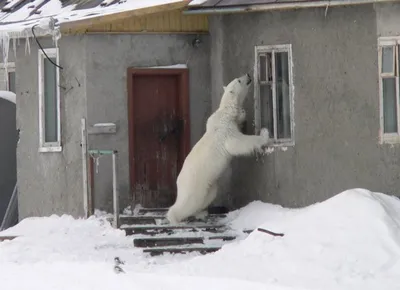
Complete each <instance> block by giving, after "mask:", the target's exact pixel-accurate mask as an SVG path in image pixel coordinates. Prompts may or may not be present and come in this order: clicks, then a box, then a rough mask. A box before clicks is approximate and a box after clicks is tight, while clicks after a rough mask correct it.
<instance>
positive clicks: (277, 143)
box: [254, 44, 295, 147]
mask: <svg viewBox="0 0 400 290" xmlns="http://www.w3.org/2000/svg"><path fill="white" fill-rule="evenodd" d="M254 52H255V53H254V55H255V62H254V125H255V133H256V134H259V133H260V131H261V100H260V85H261V82H260V80H259V76H260V74H259V72H260V61H259V59H260V58H259V56H260V54H266V53H272V56H273V57H272V60H271V61H272V63H271V67H272V68H273V69H272V72H271V73H272V103H273V109H272V110H273V120H274V136H275V137H274V138H271V140H273V142H272V143H271V145H270V147H287V146H294V145H295V122H294V79H293V55H292V45H291V44H278V45H259V46H255V48H254ZM276 52H287V53H288V73H289V84H288V88H289V103H290V106H289V110H290V136H291V137H290V138H286V139H277V131H278V129H277V128H278V123H277V120H276V119H277V110H276V87H275V82H276V79H275V53H276ZM265 67H266V77H268V65H266V66H265Z"/></svg>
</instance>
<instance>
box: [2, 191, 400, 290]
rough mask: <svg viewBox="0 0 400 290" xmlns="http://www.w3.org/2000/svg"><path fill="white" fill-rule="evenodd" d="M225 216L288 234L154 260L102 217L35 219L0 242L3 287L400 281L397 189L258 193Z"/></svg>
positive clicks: (237, 224)
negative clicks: (295, 198) (120, 267)
mask: <svg viewBox="0 0 400 290" xmlns="http://www.w3.org/2000/svg"><path fill="white" fill-rule="evenodd" d="M226 222H228V223H229V224H230V225H231V226H232V227H233V228H236V229H241V228H257V227H261V228H265V229H268V230H271V231H275V232H282V233H284V234H285V235H284V237H274V236H270V235H268V234H265V233H262V232H258V231H254V232H253V233H251V234H250V236H249V237H248V238H246V239H244V240H239V241H235V242H232V243H231V244H228V245H226V246H224V247H223V248H222V249H221V250H220V251H218V252H216V253H214V254H209V255H206V256H201V255H189V256H183V255H175V256H172V255H166V256H164V257H159V258H149V257H147V256H144V255H142V254H141V253H140V252H139V251H138V250H137V249H134V248H133V245H132V238H129V237H125V236H124V234H123V233H122V232H121V231H118V230H117V231H116V230H113V229H112V228H111V227H110V226H109V225H108V224H107V223H105V222H103V221H102V219H99V218H94V217H93V218H91V219H89V220H86V221H85V220H74V219H72V218H70V217H65V216H64V217H54V216H53V217H49V218H40V219H39V218H36V219H28V220H26V221H24V222H22V223H20V224H19V225H17V226H16V227H14V228H11V229H9V230H7V231H5V232H3V233H4V235H12V234H24V237H21V238H17V239H15V240H13V241H7V242H3V243H0V268H1V269H2V271H0V280H1V281H2V289H3V285H6V286H8V287H4V289H6V290H8V289H10V290H11V289H12V290H19V289H27V288H25V286H26V287H27V285H30V287H31V288H35V287H37V286H39V285H40V289H43V290H46V289H72V288H73V289H87V287H89V288H92V289H98V290H101V289H109V286H110V285H113V288H118V287H125V286H127V287H130V288H135V289H174V290H176V289H201V288H206V287H209V288H210V287H211V288H214V287H215V288H217V287H218V288H219V287H221V289H231V290H232V289H246V288H249V289H273V290H283V289H286V290H289V289H291V290H300V289H304V290H305V289H307V290H312V289H321V290H322V289H323V290H331V289H332V290H333V289H335V290H336V289H337V290H358V289H360V290H361V289H362V290H376V289H385V290H392V289H393V290H394V289H396V290H397V289H398V288H399V285H400V275H398V274H399V273H400V262H399V258H400V200H399V199H398V198H396V197H393V196H388V195H385V194H381V193H374V192H370V191H367V190H364V189H353V190H348V191H345V192H342V193H340V194H338V195H336V196H334V197H332V198H330V199H328V200H326V201H324V202H321V203H317V204H314V205H312V206H309V207H305V208H301V209H288V208H282V207H280V206H276V205H271V204H265V203H261V202H259V201H257V202H252V203H251V204H249V205H248V206H246V207H244V208H242V209H240V210H237V211H235V212H232V213H231V214H229V215H228V217H227V219H226ZM3 233H1V234H3ZM114 255H119V256H120V257H121V258H122V259H124V260H126V262H127V263H126V265H125V267H124V269H125V271H126V274H125V275H116V274H114V273H113V272H112V258H113V257H114ZM50 265H51V266H50ZM12 277H14V278H12ZM46 277H47V278H46ZM48 277H55V278H54V279H57V280H54V283H53V282H52V281H53V279H49V278H48ZM46 279H48V280H47V281H48V282H46V283H45V284H44V285H43V282H42V281H44V280H46ZM60 279H61V280H60ZM27 280H29V283H27V282H26V283H25V282H24V281H27ZM55 281H58V282H57V283H56V282H55ZM77 281H79V283H78V282H77ZM4 282H5V284H4ZM24 283H25V284H24ZM91 283H92V284H91ZM56 286H57V287H56ZM80 287H82V288H80ZM85 287H86V288H85Z"/></svg>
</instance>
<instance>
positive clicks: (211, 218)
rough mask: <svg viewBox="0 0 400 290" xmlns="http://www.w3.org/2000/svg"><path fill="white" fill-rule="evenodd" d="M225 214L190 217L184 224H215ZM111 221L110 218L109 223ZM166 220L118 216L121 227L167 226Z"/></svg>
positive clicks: (157, 217) (154, 216)
mask: <svg viewBox="0 0 400 290" xmlns="http://www.w3.org/2000/svg"><path fill="white" fill-rule="evenodd" d="M225 217H226V215H225V214H210V215H208V216H207V217H206V218H205V220H200V219H196V218H194V217H190V218H189V219H188V220H187V221H186V223H188V224H190V223H199V222H206V223H207V222H211V223H212V222H215V221H217V220H219V219H222V218H225ZM111 221H112V218H111V220H110V222H111ZM168 223H169V222H168V220H167V219H166V218H165V216H161V215H158V216H157V215H152V216H150V215H149V216H147V215H141V216H127V215H121V216H120V224H121V225H156V224H168Z"/></svg>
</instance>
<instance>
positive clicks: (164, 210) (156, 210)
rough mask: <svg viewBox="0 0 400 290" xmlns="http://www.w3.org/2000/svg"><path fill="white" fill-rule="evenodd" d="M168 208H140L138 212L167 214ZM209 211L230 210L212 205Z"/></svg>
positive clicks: (222, 211) (209, 212)
mask: <svg viewBox="0 0 400 290" xmlns="http://www.w3.org/2000/svg"><path fill="white" fill-rule="evenodd" d="M168 209H169V208H168V207H154V208H140V209H139V210H138V214H139V215H146V214H149V213H151V214H156V215H165V214H166V213H167V211H168ZM207 212H208V214H227V213H228V212H229V210H228V208H226V207H224V206H210V207H208V208H207Z"/></svg>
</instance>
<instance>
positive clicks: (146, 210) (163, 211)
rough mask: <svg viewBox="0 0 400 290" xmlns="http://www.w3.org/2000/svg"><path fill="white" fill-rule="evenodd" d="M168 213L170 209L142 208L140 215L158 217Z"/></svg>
mask: <svg viewBox="0 0 400 290" xmlns="http://www.w3.org/2000/svg"><path fill="white" fill-rule="evenodd" d="M167 211H168V207H154V208H150V207H148V208H140V209H139V211H138V214H139V215H145V214H149V213H151V214H156V215H160V214H162V215H165V214H166V213H167Z"/></svg>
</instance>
